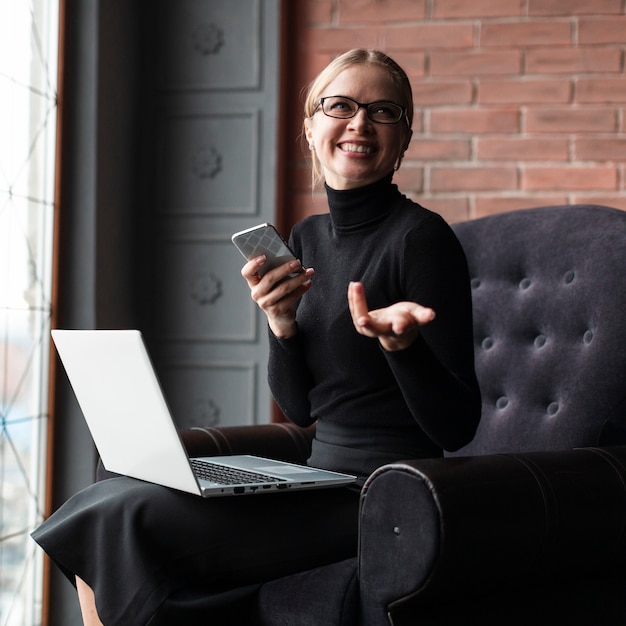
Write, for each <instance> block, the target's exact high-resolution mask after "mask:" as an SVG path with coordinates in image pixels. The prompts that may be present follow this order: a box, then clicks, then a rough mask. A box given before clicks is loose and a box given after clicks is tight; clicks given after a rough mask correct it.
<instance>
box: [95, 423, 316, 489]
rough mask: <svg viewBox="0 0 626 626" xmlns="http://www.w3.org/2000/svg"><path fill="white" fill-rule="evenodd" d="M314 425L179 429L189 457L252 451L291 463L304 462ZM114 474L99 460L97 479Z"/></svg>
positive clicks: (287, 424) (308, 452)
mask: <svg viewBox="0 0 626 626" xmlns="http://www.w3.org/2000/svg"><path fill="white" fill-rule="evenodd" d="M314 433H315V425H313V426H310V427H308V428H301V427H299V426H296V425H295V424H291V423H288V422H281V423H276V424H258V425H255V426H222V427H211V426H208V427H204V428H199V427H196V428H187V429H183V430H181V431H180V436H181V439H182V441H183V445H184V446H185V448H186V449H187V453H188V454H189V456H190V457H198V456H218V455H229V454H255V455H257V456H264V457H268V458H271V459H278V460H281V461H290V462H292V463H302V464H304V463H306V460H307V459H308V458H309V455H310V454H311V440H312V439H313V435H314ZM113 476H116V474H114V473H112V472H108V471H107V470H106V469H104V467H103V466H102V463H101V462H98V468H97V472H96V480H98V481H99V480H104V479H105V478H111V477H113Z"/></svg>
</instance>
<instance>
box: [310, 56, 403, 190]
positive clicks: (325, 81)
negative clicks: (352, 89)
mask: <svg viewBox="0 0 626 626" xmlns="http://www.w3.org/2000/svg"><path fill="white" fill-rule="evenodd" d="M354 65H373V66H377V67H380V68H381V69H383V70H385V71H386V72H387V73H388V74H389V77H390V78H391V80H392V82H393V84H394V86H395V87H396V89H397V92H398V95H399V97H400V102H398V104H399V105H401V106H402V107H404V109H405V111H406V123H407V125H408V128H409V130H410V129H411V127H412V125H413V90H412V89H411V83H410V81H409V78H408V76H407V75H406V72H405V71H404V70H403V69H402V68H401V67H400V66H399V65H398V64H397V63H396V62H395V61H394V60H393V59H392V58H391V57H390V56H387V55H386V54H385V53H384V52H381V51H380V50H365V49H363V48H354V49H353V50H348V52H344V53H343V54H341V55H339V56H338V57H336V58H335V59H333V60H332V61H331V62H330V63H329V64H328V65H327V66H326V67H325V68H324V69H323V70H322V71H321V72H320V73H319V74H318V76H317V78H316V79H315V80H313V82H312V83H311V84H310V85H309V88H308V90H307V93H306V98H305V101H304V117H305V118H306V119H310V118H312V117H313V114H314V113H315V111H316V110H317V107H318V105H319V101H320V98H321V97H322V93H323V92H324V91H325V89H326V88H327V87H328V85H330V83H331V82H332V81H333V80H335V78H337V76H338V75H339V74H341V72H343V71H344V70H345V69H348V68H349V67H352V66H354ZM312 169H313V171H312V178H313V186H315V185H316V184H317V183H319V182H321V181H322V180H323V179H324V177H323V175H322V171H321V167H320V163H319V160H318V158H317V156H316V155H314V156H313V164H312Z"/></svg>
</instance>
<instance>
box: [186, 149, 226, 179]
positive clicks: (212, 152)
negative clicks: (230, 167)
mask: <svg viewBox="0 0 626 626" xmlns="http://www.w3.org/2000/svg"><path fill="white" fill-rule="evenodd" d="M191 168H192V170H193V173H194V174H195V175H196V176H197V177H198V178H202V179H205V178H215V177H216V176H217V175H218V174H219V173H220V172H221V171H222V155H221V154H220V153H219V152H218V150H217V149H216V148H214V147H213V146H211V147H209V148H203V149H201V150H199V151H198V152H197V153H196V154H195V155H194V156H193V159H192V164H191Z"/></svg>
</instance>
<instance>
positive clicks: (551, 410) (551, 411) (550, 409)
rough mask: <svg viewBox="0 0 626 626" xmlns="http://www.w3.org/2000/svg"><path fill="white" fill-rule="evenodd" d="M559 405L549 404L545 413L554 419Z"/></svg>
mask: <svg viewBox="0 0 626 626" xmlns="http://www.w3.org/2000/svg"><path fill="white" fill-rule="evenodd" d="M559 408H560V407H559V403H558V402H550V404H549V405H548V409H547V413H548V415H549V416H550V417H554V416H555V415H556V414H557V413H558V412H559Z"/></svg>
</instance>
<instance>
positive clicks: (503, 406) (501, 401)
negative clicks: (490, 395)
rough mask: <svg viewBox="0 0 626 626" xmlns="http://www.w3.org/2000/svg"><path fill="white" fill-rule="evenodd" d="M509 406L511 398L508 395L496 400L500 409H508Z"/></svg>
mask: <svg viewBox="0 0 626 626" xmlns="http://www.w3.org/2000/svg"><path fill="white" fill-rule="evenodd" d="M507 406H509V399H508V398H507V397H506V396H502V397H500V398H498V399H497V400H496V407H497V408H498V409H500V410H503V409H506V407H507Z"/></svg>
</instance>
